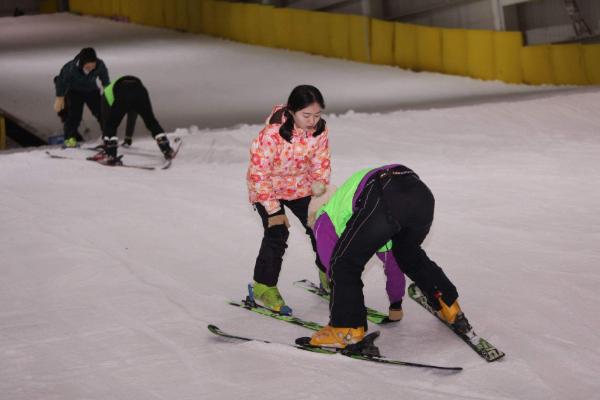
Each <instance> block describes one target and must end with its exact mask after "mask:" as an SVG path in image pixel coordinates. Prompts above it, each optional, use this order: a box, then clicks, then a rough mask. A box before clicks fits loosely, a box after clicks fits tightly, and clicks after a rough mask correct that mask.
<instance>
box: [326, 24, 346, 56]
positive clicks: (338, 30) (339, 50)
mask: <svg viewBox="0 0 600 400" xmlns="http://www.w3.org/2000/svg"><path fill="white" fill-rule="evenodd" d="M330 23H331V26H330V29H329V44H330V46H331V56H332V57H337V58H344V59H349V58H350V21H349V18H348V15H347V14H331V20H330Z"/></svg>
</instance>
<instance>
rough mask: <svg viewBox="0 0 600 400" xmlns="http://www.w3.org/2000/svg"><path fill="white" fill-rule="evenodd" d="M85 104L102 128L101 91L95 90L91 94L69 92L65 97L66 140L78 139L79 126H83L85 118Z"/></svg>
mask: <svg viewBox="0 0 600 400" xmlns="http://www.w3.org/2000/svg"><path fill="white" fill-rule="evenodd" d="M84 104H86V105H87V106H88V108H89V109H90V111H91V112H92V115H93V116H94V117H95V118H96V119H97V120H98V123H99V124H100V127H101V128H102V119H101V118H100V91H99V90H93V91H91V92H80V91H76V90H69V91H68V92H67V94H66V96H65V114H66V115H65V118H64V131H65V132H64V133H65V139H69V138H72V137H75V138H76V137H77V130H78V129H79V124H81V118H82V116H83V105H84ZM61 119H62V118H61Z"/></svg>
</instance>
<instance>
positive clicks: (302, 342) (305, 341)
mask: <svg viewBox="0 0 600 400" xmlns="http://www.w3.org/2000/svg"><path fill="white" fill-rule="evenodd" d="M296 344H297V345H298V346H310V337H308V336H303V337H299V338H298V339H296Z"/></svg>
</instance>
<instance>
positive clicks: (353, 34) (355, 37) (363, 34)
mask: <svg viewBox="0 0 600 400" xmlns="http://www.w3.org/2000/svg"><path fill="white" fill-rule="evenodd" d="M348 18H349V22H350V59H351V60H354V61H359V62H365V63H368V62H369V61H370V59H371V55H370V52H369V40H370V38H369V35H370V30H371V26H370V25H371V20H370V19H369V18H368V17H363V16H360V15H350V16H349V17H348Z"/></svg>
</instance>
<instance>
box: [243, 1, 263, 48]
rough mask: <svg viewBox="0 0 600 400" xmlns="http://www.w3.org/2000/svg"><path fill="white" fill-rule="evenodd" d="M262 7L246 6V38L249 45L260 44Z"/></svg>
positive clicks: (256, 5)
mask: <svg viewBox="0 0 600 400" xmlns="http://www.w3.org/2000/svg"><path fill="white" fill-rule="evenodd" d="M259 9H260V5H258V4H251V3H248V4H244V14H245V16H244V36H245V37H246V40H245V42H246V43H249V44H254V45H258V44H260V27H259V26H258V24H260V10H259Z"/></svg>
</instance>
